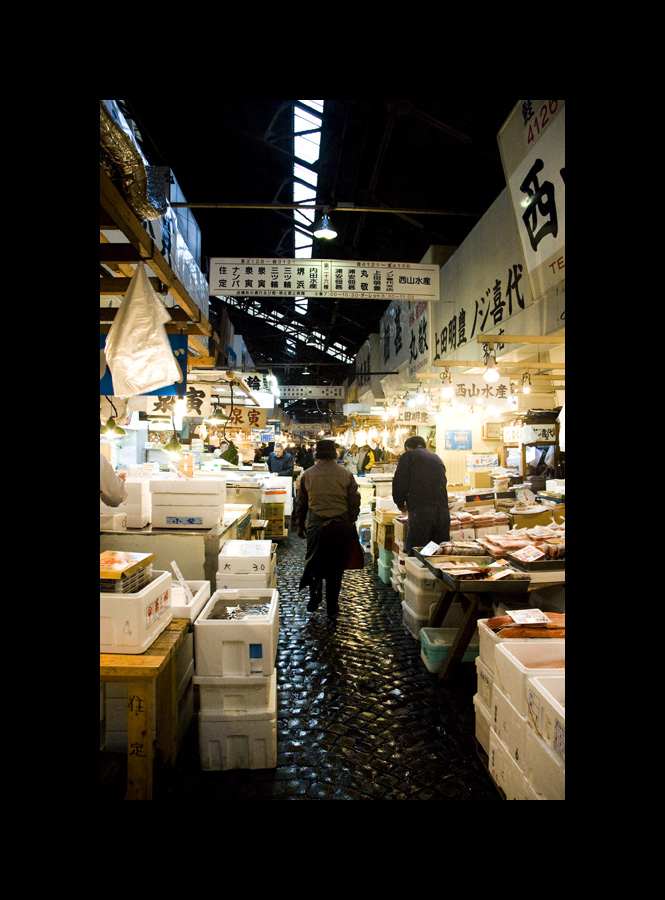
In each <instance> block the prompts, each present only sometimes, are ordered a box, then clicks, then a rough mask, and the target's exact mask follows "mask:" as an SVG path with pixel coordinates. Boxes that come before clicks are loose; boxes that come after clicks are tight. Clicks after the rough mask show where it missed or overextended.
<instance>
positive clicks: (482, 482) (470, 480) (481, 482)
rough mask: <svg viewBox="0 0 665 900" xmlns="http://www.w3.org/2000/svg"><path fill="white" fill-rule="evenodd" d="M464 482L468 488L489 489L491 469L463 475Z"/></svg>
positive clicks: (474, 470)
mask: <svg viewBox="0 0 665 900" xmlns="http://www.w3.org/2000/svg"><path fill="white" fill-rule="evenodd" d="M464 480H465V482H466V483H467V484H468V485H469V487H470V488H491V487H492V471H491V469H473V470H472V471H471V472H466V473H465V475H464Z"/></svg>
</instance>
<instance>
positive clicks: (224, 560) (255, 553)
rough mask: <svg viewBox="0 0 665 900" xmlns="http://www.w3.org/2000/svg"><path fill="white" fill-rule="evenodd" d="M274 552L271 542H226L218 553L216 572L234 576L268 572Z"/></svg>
mask: <svg viewBox="0 0 665 900" xmlns="http://www.w3.org/2000/svg"><path fill="white" fill-rule="evenodd" d="M275 550H276V548H275V546H274V544H273V542H272V541H226V543H225V544H224V546H223V547H222V549H221V551H220V553H219V557H218V566H217V571H218V572H219V573H220V574H234V575H260V574H263V573H266V572H269V571H270V569H271V568H272V566H273V555H274V554H275Z"/></svg>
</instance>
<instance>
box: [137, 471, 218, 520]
mask: <svg viewBox="0 0 665 900" xmlns="http://www.w3.org/2000/svg"><path fill="white" fill-rule="evenodd" d="M150 493H151V495H152V524H153V526H156V527H157V528H206V529H207V528H214V526H215V525H217V523H218V522H219V521H220V520H221V519H222V516H223V515H224V503H225V502H226V481H225V480H224V479H223V478H207V477H205V478H196V477H194V478H154V479H151V481H150Z"/></svg>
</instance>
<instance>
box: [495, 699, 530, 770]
mask: <svg viewBox="0 0 665 900" xmlns="http://www.w3.org/2000/svg"><path fill="white" fill-rule="evenodd" d="M490 709H491V720H492V731H493V732H494V733H495V734H496V736H497V737H498V738H499V740H500V741H501V743H502V744H503V746H504V747H505V748H506V749H507V750H508V753H510V755H511V757H512V758H513V759H514V760H515V762H516V763H517V765H518V766H519V768H520V769H521V770H522V771H524V752H525V744H526V728H527V725H526V717H525V716H521V715H520V714H519V713H518V712H517V710H516V709H515V707H514V706H513V704H512V703H511V702H510V700H509V699H508V697H506V695H505V694H504V693H503V691H502V690H501V688H499V687H498V686H497V684H496V683H495V684H494V687H493V689H492V706H491V708H490Z"/></svg>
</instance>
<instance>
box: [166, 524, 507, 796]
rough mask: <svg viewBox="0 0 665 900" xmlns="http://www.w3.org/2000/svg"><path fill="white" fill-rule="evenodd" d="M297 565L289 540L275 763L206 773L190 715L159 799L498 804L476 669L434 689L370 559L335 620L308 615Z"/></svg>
mask: <svg viewBox="0 0 665 900" xmlns="http://www.w3.org/2000/svg"><path fill="white" fill-rule="evenodd" d="M304 558H305V541H304V540H301V539H300V538H298V537H296V535H295V534H294V533H293V532H291V534H290V536H289V538H288V540H287V541H286V542H284V543H281V544H278V547H277V582H278V583H277V588H278V591H279V619H280V629H279V646H278V650H277V659H276V673H277V767H276V768H275V769H252V770H231V771H222V772H219V771H217V772H203V771H201V766H200V758H199V749H198V726H197V715H198V711H197V710H196V709H195V713H194V719H193V720H192V723H191V726H190V728H189V730H188V732H187V735H186V736H185V739H184V741H183V744H182V747H181V749H180V753H179V755H178V761H177V764H176V771H175V773H174V775H173V776H172V777H171V778H169V779H168V783H163V784H162V785H161V786H159V785H156V788H158V790H156V793H155V799H162V800H213V801H217V800H500V799H501V797H500V795H499V793H498V791H497V789H496V787H495V786H494V783H493V781H492V779H491V777H490V775H489V774H488V772H487V770H486V769H485V767H484V766H483V764H482V763H481V761H480V759H479V758H478V756H477V753H476V738H475V710H474V705H473V695H474V694H475V693H476V685H477V676H476V669H475V665H474V664H473V663H463V664H461V665H460V667H459V670H458V672H457V674H456V675H455V677H454V679H453V680H452V683H451V684H449V685H443V684H439V683H437V680H436V676H435V675H433V674H431V673H430V672H428V671H427V669H426V667H425V665H424V663H423V661H422V659H421V656H420V643H419V642H417V641H416V640H414V638H413V637H412V636H411V635H410V634H409V633H408V632H407V630H406V629H405V628H404V626H403V625H402V606H401V602H400V598H399V595H398V594H397V593H396V592H395V591H394V590H393V589H392V587H391V586H390V585H389V584H384V583H383V582H382V581H381V580H380V579H379V577H378V575H377V569H376V565H375V564H374V563H372V561H371V558H370V557H369V556H368V555H365V562H366V565H365V568H364V569H362V570H347V571H346V572H345V574H344V579H343V581H342V590H341V592H340V613H339V615H338V617H337V618H336V619H332V620H329V619H328V617H327V614H326V610H325V602H324V603H322V604H321V606H320V608H319V609H318V610H317V612H316V613H308V612H307V609H306V603H307V599H308V596H309V591H308V590H307V589H305V590H304V591H302V592H301V591H300V590H299V588H298V582H299V579H300V575H301V573H302V569H303V565H304Z"/></svg>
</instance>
